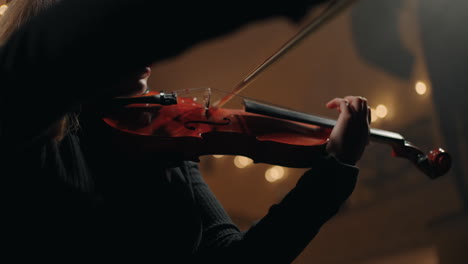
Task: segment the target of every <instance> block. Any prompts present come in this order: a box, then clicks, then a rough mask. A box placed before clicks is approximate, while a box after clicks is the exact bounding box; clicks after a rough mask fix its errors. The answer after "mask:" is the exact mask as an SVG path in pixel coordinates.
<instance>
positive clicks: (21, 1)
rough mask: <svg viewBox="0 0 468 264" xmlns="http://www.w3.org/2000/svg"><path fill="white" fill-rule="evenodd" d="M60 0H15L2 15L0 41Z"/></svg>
mask: <svg viewBox="0 0 468 264" xmlns="http://www.w3.org/2000/svg"><path fill="white" fill-rule="evenodd" d="M58 1H59V0H14V1H9V2H10V3H9V4H8V9H7V10H6V11H5V13H4V14H3V16H2V17H0V43H4V42H5V41H6V40H7V39H8V38H9V37H10V35H11V34H12V33H13V32H14V31H15V30H17V29H18V28H19V27H20V26H21V25H23V24H24V23H26V22H28V21H29V20H30V19H31V18H32V17H34V16H36V15H37V14H39V13H40V12H41V11H43V10H45V9H47V8H49V7H50V6H52V5H53V4H55V3H57V2H58Z"/></svg>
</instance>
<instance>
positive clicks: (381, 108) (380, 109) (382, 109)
mask: <svg viewBox="0 0 468 264" xmlns="http://www.w3.org/2000/svg"><path fill="white" fill-rule="evenodd" d="M375 114H376V115H377V117H379V118H384V117H386V116H387V114H388V109H387V107H386V106H385V105H383V104H379V105H378V106H377V107H376V108H375Z"/></svg>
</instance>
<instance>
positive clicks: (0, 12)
mask: <svg viewBox="0 0 468 264" xmlns="http://www.w3.org/2000/svg"><path fill="white" fill-rule="evenodd" d="M7 9H8V6H7V5H1V6H0V15H3V14H4V13H5V11H6V10H7Z"/></svg>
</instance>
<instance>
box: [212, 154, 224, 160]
mask: <svg viewBox="0 0 468 264" xmlns="http://www.w3.org/2000/svg"><path fill="white" fill-rule="evenodd" d="M222 157H224V155H213V158H215V159H220V158H222Z"/></svg>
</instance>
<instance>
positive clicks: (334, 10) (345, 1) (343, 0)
mask: <svg viewBox="0 0 468 264" xmlns="http://www.w3.org/2000/svg"><path fill="white" fill-rule="evenodd" d="M356 1H357V0H334V1H332V2H331V3H330V4H329V5H327V7H326V8H325V10H324V11H323V12H322V14H321V15H319V16H317V17H316V18H315V19H313V20H312V21H311V22H310V23H308V24H307V25H306V26H305V27H304V28H303V29H302V30H300V31H299V32H298V33H297V34H296V35H295V36H293V37H292V38H291V39H290V40H289V41H287V42H286V43H285V44H284V45H283V46H282V47H281V48H280V49H279V50H278V51H276V52H275V53H274V54H273V55H271V56H270V57H269V58H268V59H266V60H265V61H264V62H263V63H261V64H260V65H259V66H257V68H255V69H254V70H253V71H252V72H250V73H249V74H248V75H247V76H246V77H245V78H244V79H243V80H242V81H241V82H239V83H238V84H237V85H236V86H235V87H234V89H233V90H232V92H231V93H230V94H228V95H226V97H224V98H221V99H220V100H219V101H217V102H216V103H214V104H213V106H214V107H222V106H223V105H224V104H226V103H227V102H228V101H229V100H231V99H232V97H233V96H234V95H237V94H239V93H240V92H241V91H242V90H244V89H245V88H246V87H247V86H248V85H249V84H250V83H251V82H252V81H253V80H255V79H256V77H257V76H258V75H259V74H260V73H262V72H263V71H264V70H265V69H266V68H268V67H269V66H270V65H272V64H273V63H274V62H276V61H277V60H278V59H279V58H280V57H282V56H283V55H284V54H286V53H287V52H288V51H289V50H291V49H292V48H293V47H295V46H296V45H297V44H298V43H299V42H300V41H301V40H303V39H304V38H305V37H307V36H308V35H310V34H311V33H312V32H314V31H316V30H317V29H319V28H320V27H321V26H323V25H324V24H325V23H326V22H328V21H330V19H332V18H333V17H334V16H336V15H337V14H339V13H340V12H341V11H343V10H344V9H346V8H347V7H348V6H350V5H351V4H353V3H354V2H356Z"/></svg>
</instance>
